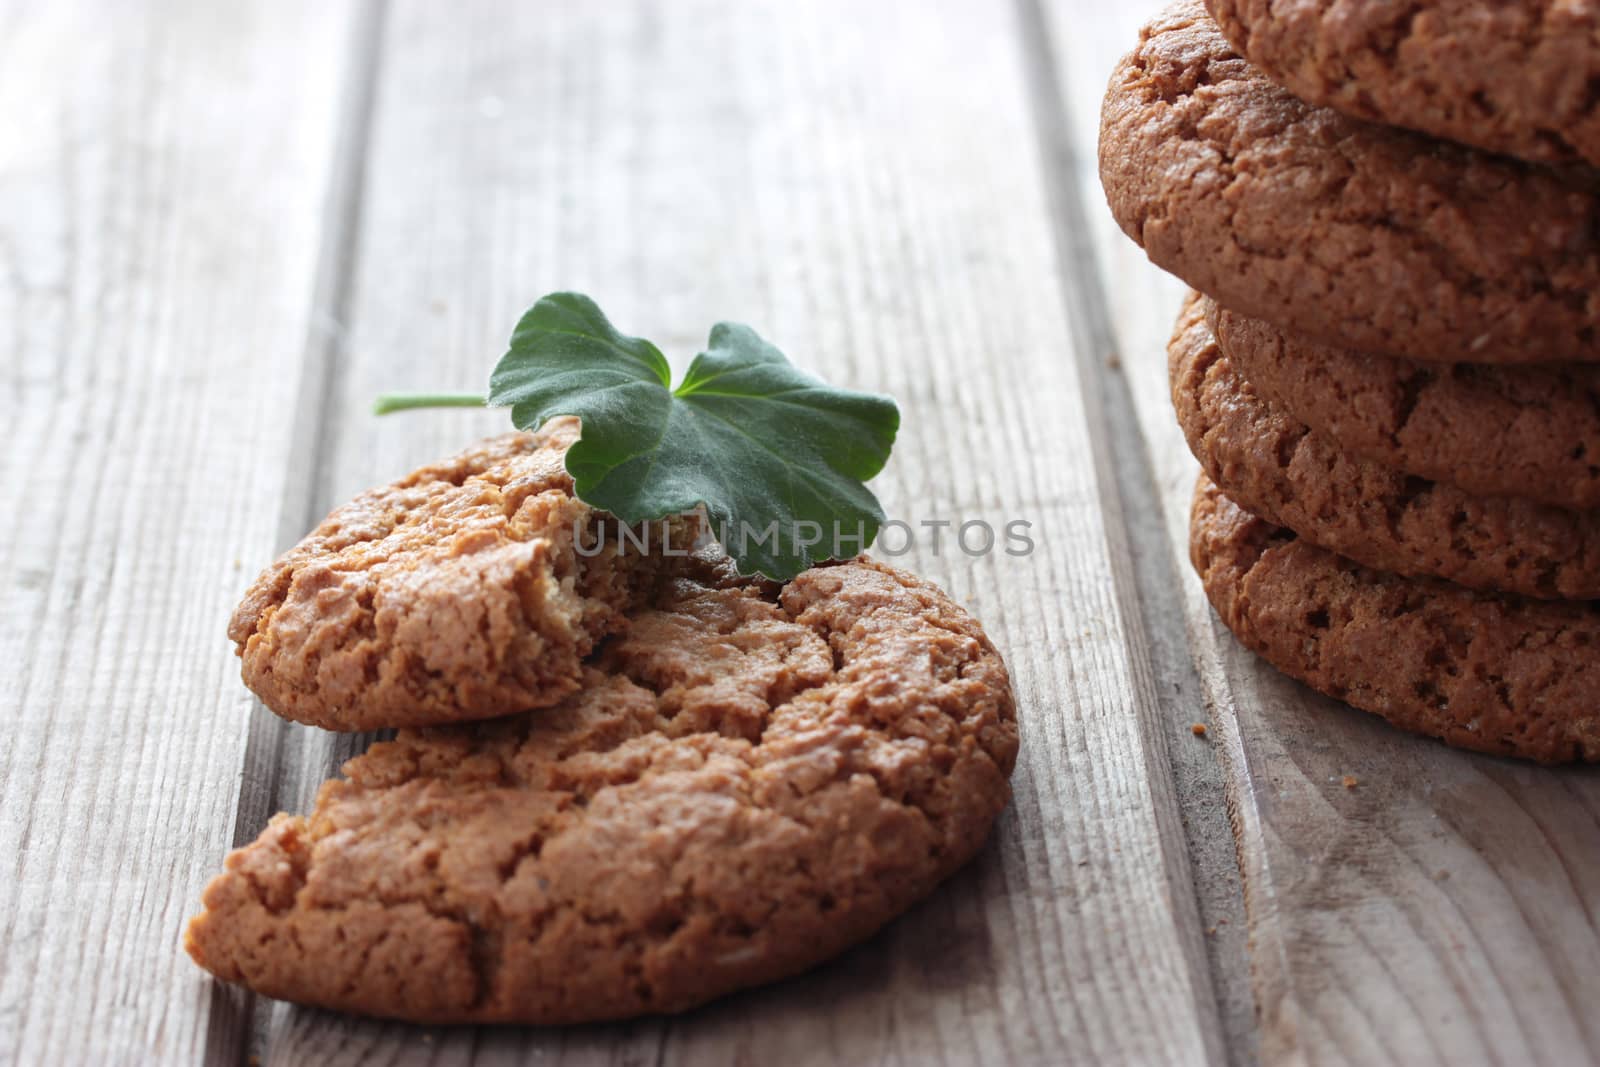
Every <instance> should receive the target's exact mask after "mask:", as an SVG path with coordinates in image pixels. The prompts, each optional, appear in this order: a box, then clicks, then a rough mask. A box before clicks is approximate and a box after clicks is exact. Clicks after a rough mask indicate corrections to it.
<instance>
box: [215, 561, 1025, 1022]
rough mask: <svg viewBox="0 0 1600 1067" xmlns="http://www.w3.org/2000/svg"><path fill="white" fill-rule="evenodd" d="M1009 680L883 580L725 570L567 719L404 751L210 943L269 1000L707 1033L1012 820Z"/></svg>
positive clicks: (312, 826)
mask: <svg viewBox="0 0 1600 1067" xmlns="http://www.w3.org/2000/svg"><path fill="white" fill-rule="evenodd" d="M1016 752H1017V731H1016V723H1015V718H1014V714H1013V706H1012V697H1011V689H1010V683H1009V680H1008V678H1007V675H1006V671H1005V666H1004V664H1003V663H1002V661H1001V659H1000V656H999V654H998V653H997V652H996V651H995V650H994V647H993V646H992V645H991V644H990V642H989V640H988V638H987V637H986V636H985V635H984V633H983V631H982V629H981V628H980V627H979V626H978V624H977V623H976V622H975V621H974V620H973V619H972V618H971V617H970V616H968V615H967V614H966V613H965V612H964V611H962V610H961V609H960V608H959V607H957V606H956V605H955V604H954V603H953V602H952V601H951V600H950V599H949V598H948V597H946V596H945V595H944V594H943V593H942V592H940V591H939V590H938V589H937V588H935V587H933V586H931V585H929V584H927V583H925V582H922V581H920V580H918V579H916V578H914V577H912V576H910V575H908V574H905V573H903V572H900V571H897V570H894V569H892V568H890V567H887V566H883V565H880V564H878V563H875V562H872V561H869V560H866V559H861V560H857V561H855V562H852V563H845V564H838V565H831V566H823V567H819V568H815V569H813V570H810V571H807V572H806V573H804V574H802V575H801V576H800V577H798V578H796V579H795V580H794V581H792V582H790V583H789V584H788V585H786V586H784V587H782V588H781V590H780V589H779V588H778V587H777V586H776V585H773V584H770V583H757V582H752V581H748V580H741V579H738V578H737V577H736V576H734V575H733V574H732V572H731V570H730V569H727V567H726V564H725V562H713V561H709V560H708V559H707V558H706V557H705V556H703V555H702V556H697V557H696V558H695V559H693V560H691V561H688V562H686V563H683V564H682V571H681V572H680V573H678V574H676V575H675V576H670V577H667V578H665V579H664V580H663V581H662V583H661V584H660V586H659V588H658V590H657V593H656V595H655V600H654V602H653V604H652V606H650V607H648V608H645V609H642V610H640V611H639V612H637V613H636V614H635V616H634V618H633V621H632V625H631V626H630V627H629V628H628V629H627V631H626V632H625V633H623V634H621V635H618V636H616V637H613V638H611V639H610V640H609V641H608V642H607V643H606V644H605V645H604V646H603V647H602V648H601V649H600V651H599V652H598V653H597V654H596V656H595V657H594V658H593V659H592V660H591V661H590V663H589V664H587V665H586V667H585V670H584V678H583V685H582V688H581V689H580V690H579V691H578V692H576V693H574V694H573V695H572V696H570V697H568V698H567V699H566V700H565V701H563V702H562V703H560V704H558V705H556V706H554V707H551V708H546V709H543V710H540V711H533V712H529V713H526V714H521V715H517V716H513V717H510V718H505V719H500V720H496V721H493V722H485V723H476V724H471V725H461V726H450V727H440V728H433V729H426V730H405V731H402V732H401V733H400V734H399V736H398V737H397V738H396V739H395V740H393V741H388V742H382V743H379V744H377V745H374V746H373V747H372V749H371V750H370V751H368V752H367V753H366V754H364V755H362V756H359V757H357V758H355V759H353V760H351V761H350V762H349V763H347V764H346V765H345V768H344V770H345V775H346V777H345V778H343V779H336V780H333V781H330V782H328V783H326V784H324V785H323V787H322V790H321V792H320V794H319V796H318V799H317V804H316V808H315V810H314V812H313V813H312V814H311V815H310V816H308V817H301V816H290V815H279V816H277V817H275V818H274V819H273V821H272V823H271V824H270V825H269V826H268V827H267V829H266V830H265V831H264V832H263V833H262V835H261V836H260V838H259V839H258V840H256V842H255V843H253V844H251V845H249V846H247V847H245V848H243V849H240V850H238V851H236V852H234V853H233V854H232V855H230V856H229V857H228V860H227V864H226V870H225V872H224V873H223V874H221V875H219V876H218V877H217V878H216V879H214V880H213V881H212V883H211V885H210V886H209V887H208V888H207V889H206V892H205V898H204V904H205V911H204V913H203V914H202V915H200V916H199V917H197V918H196V919H194V920H193V921H192V922H191V924H190V927H189V931H188V935H187V939H186V944H187V947H188V950H189V952H190V954H191V955H192V956H193V957H194V958H195V960H196V961H198V962H199V963H200V964H201V966H203V967H205V968H207V969H208V970H210V971H212V972H213V973H215V974H216V975H218V976H219V977H221V978H223V979H226V980H228V981H232V982H239V983H243V984H244V985H247V986H249V987H250V988H252V989H254V990H256V991H257V992H260V993H264V994H266V995H268V996H273V997H279V998H283V999H289V1000H295V1001H298V1002H301V1003H306V1004H315V1005H320V1006H324V1007H329V1008H336V1009H341V1010H346V1011H353V1012H360V1013H364V1014H369V1015H378V1016H387V1017H393V1018H400V1019H410V1020H416V1021H431V1022H466V1021H474V1022H525V1023H570V1022H580V1021H588V1020H599V1019H615V1018H622V1017H627V1016H633V1015H638V1014H644V1013H656V1012H674V1011H680V1010H683V1009H686V1008H689V1007H692V1006H694V1005H696V1004H699V1003H702V1002H704V1001H706V1000H709V999H711V998H712V997H715V996H718V995H720V994H722V993H725V992H728V991H731V990H734V989H738V988H742V987H745V986H750V985H754V984H757V983H761V982H767V981H771V980H773V979H776V978H780V977H783V976H786V975H790V974H794V973H796V972H798V971H800V970H803V969H805V968H807V967H809V966H811V965H813V964H815V963H817V962H820V961H821V960H823V959H825V958H827V957H829V956H831V955H833V954H835V953H837V952H839V951H841V950H842V949H844V948H846V947H848V946H849V945H851V944H853V943H855V942H857V941H860V940H862V939H863V938H865V937H867V936H868V935H869V934H871V933H872V932H873V931H875V930H876V929H878V928H879V927H880V926H882V925H883V924H884V923H885V922H887V921H888V920H889V919H891V918H893V917H894V916H895V915H897V914H899V913H900V912H901V911H903V910H904V909H905V908H907V907H908V906H910V905H911V904H912V903H914V902H915V901H917V900H918V899H920V898H921V897H923V896H925V895H926V894H927V893H928V892H929V891H930V890H931V889H932V888H933V887H934V885H935V884H936V883H938V882H939V881H940V880H941V879H943V878H944V877H946V876H947V875H949V874H950V873H952V872H953V871H954V870H955V869H956V868H957V867H959V866H960V865H961V864H963V863H964V862H966V861H967V860H968V859H969V858H970V857H971V856H972V855H973V854H974V853H975V852H976V851H977V850H978V848H979V847H980V845H981V844H982V843H983V841H984V839H985V837H986V835H987V833H988V831H989V827H990V824H991V823H992V821H993V820H994V818H995V816H996V815H997V814H998V813H999V812H1000V810H1001V809H1002V808H1003V807H1004V805H1005V803H1006V801H1007V799H1008V798H1009V795H1010V789H1009V784H1008V778H1009V775H1010V773H1011V770H1012V767H1013V764H1014V762H1015V759H1016Z"/></svg>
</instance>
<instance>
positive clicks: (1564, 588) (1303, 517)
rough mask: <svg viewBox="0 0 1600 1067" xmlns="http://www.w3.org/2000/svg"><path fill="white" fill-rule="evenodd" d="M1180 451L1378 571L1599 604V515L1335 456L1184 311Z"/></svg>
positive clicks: (1189, 306) (1266, 511)
mask: <svg viewBox="0 0 1600 1067" xmlns="http://www.w3.org/2000/svg"><path fill="white" fill-rule="evenodd" d="M1168 365H1169V369H1170V373H1171V382H1172V402H1173V406H1174V407H1175V408H1176V410H1177V414H1178V422H1179V424H1180V425H1181V426H1182V428H1183V432H1184V436H1185V437H1186V438H1188V441H1189V448H1190V449H1191V450H1192V451H1193V452H1194V454H1195V458H1196V459H1198V460H1199V461H1200V465H1201V466H1202V467H1204V468H1205V471H1206V473H1207V474H1208V475H1209V476H1210V477H1211V479H1212V480H1213V481H1215V482H1216V483H1217V485H1218V486H1220V487H1221V488H1222V491H1223V492H1225V493H1227V494H1228V495H1229V496H1230V497H1232V498H1233V499H1234V500H1236V501H1238V502H1239V504H1240V505H1242V506H1243V507H1244V508H1245V509H1246V510H1248V511H1252V512H1254V513H1255V514H1257V515H1260V516H1262V517H1263V518H1267V519H1270V520H1272V521H1273V522H1274V523H1276V524H1278V525H1280V526H1287V527H1288V528H1289V529H1291V530H1293V531H1295V533H1297V534H1299V535H1300V536H1301V537H1303V538H1305V539H1306V540H1307V541H1309V542H1311V543H1312V544H1315V545H1319V546H1321V547H1323V548H1326V549H1330V550H1332V551H1334V552H1338V553H1340V554H1341V555H1345V556H1349V557H1350V558H1351V559H1354V560H1357V561H1359V562H1361V563H1365V564H1366V565H1368V566H1370V567H1375V568H1377V569H1379V570H1385V571H1394V572H1395V573H1397V574H1402V575H1433V576H1435V577H1439V578H1448V579H1450V580H1451V581H1454V582H1459V583H1461V584H1462V585H1466V586H1471V587H1472V588H1474V589H1485V590H1494V591H1499V592H1506V593H1519V594H1522V595H1525V596H1530V597H1541V598H1551V599H1554V598H1560V599H1568V600H1587V599H1591V598H1595V597H1600V513H1597V512H1594V511H1566V510H1563V509H1561V508H1553V507H1550V506H1549V505H1547V504H1540V503H1537V502H1535V501H1531V500H1524V499H1522V498H1520V497H1504V496H1474V495H1472V494H1470V493H1467V492H1465V491H1463V490H1461V489H1458V488H1456V487H1455V486H1452V485H1448V484H1446V483H1444V482H1432V481H1428V480H1427V479H1425V478H1419V477H1416V476H1414V475H1407V474H1405V473H1403V472H1401V471H1398V470H1396V469H1394V468H1393V467H1385V466H1383V465H1381V464H1377V463H1372V462H1369V461H1367V460H1363V459H1358V458H1356V457H1354V456H1352V455H1350V454H1349V453H1346V452H1342V451H1340V450H1339V449H1338V448H1336V447H1335V446H1333V445H1332V444H1330V443H1329V442H1328V440H1327V439H1326V438H1323V437H1321V436H1319V435H1317V434H1315V433H1312V432H1311V430H1310V429H1309V428H1308V427H1307V426H1306V425H1305V423H1303V422H1299V421H1297V420H1295V419H1294V418H1292V417H1291V416H1289V415H1288V414H1287V413H1285V412H1283V411H1280V410H1278V409H1276V408H1274V407H1272V406H1271V405H1270V404H1268V403H1266V402H1265V401H1263V400H1262V399H1261V398H1260V397H1259V396H1258V395H1257V394H1256V392H1255V390H1254V389H1253V388H1252V387H1251V386H1250V384H1249V383H1248V382H1247V381H1245V380H1244V379H1243V378H1241V377H1240V376H1239V375H1238V373H1237V372H1236V371H1235V370H1234V368H1233V364H1232V363H1231V362H1230V361H1229V359H1228V357H1227V355H1226V354H1224V353H1223V351H1222V350H1221V349H1220V348H1219V347H1218V346H1217V343H1216V340H1215V338H1214V337H1213V336H1212V334H1211V330H1210V327H1208V326H1207V325H1206V320H1205V309H1204V306H1203V305H1202V303H1201V302H1200V300H1199V299H1198V298H1197V297H1194V296H1191V297H1190V299H1189V300H1188V301H1186V303H1185V305H1184V308H1183V311H1182V313H1181V314H1180V316H1179V319H1178V325H1177V329H1176V331H1175V332H1174V334H1173V337H1172V342H1171V345H1170V347H1169V349H1168Z"/></svg>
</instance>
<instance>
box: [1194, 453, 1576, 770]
mask: <svg viewBox="0 0 1600 1067" xmlns="http://www.w3.org/2000/svg"><path fill="white" fill-rule="evenodd" d="M1189 551H1190V556H1191V558H1192V560H1193V562H1194V567H1195V570H1196V571H1198V572H1199V574H1200V578H1201V581H1202V582H1203V583H1204V585H1205V591H1206V596H1207V598H1209V599H1210V601H1211V604H1212V606H1213V607H1215V608H1216V611H1217V614H1218V615H1220V616H1221V617H1222V621H1223V622H1224V623H1225V624H1226V625H1227V626H1228V628H1229V629H1230V630H1232V631H1233V632H1234V634H1235V635H1237V636H1238V638H1239V640H1240V641H1241V642H1242V643H1243V644H1244V645H1245V646H1246V647H1248V648H1250V649H1251V650H1253V651H1254V652H1256V653H1257V654H1259V655H1260V656H1261V657H1262V658H1263V659H1265V660H1266V661H1267V662H1268V663H1271V664H1272V665H1273V666H1274V667H1277V668H1278V669H1279V670H1281V671H1283V672H1284V673H1285V674H1288V675H1290V676H1291V677H1294V678H1298V679H1299V680H1300V681H1302V682H1304V683H1306V684H1307V685H1309V686H1311V688H1313V689H1316V690H1318V691H1319V692H1323V693H1326V694H1328V695H1329V696H1332V697H1335V698H1337V699H1339V700H1343V701H1345V702H1347V703H1349V704H1352V705H1354V706H1355V707H1358V708H1361V709H1363V710H1365V711H1370V712H1374V713H1376V714H1378V715H1381V716H1382V717H1383V718H1385V719H1387V720H1389V722H1391V723H1393V724H1394V725H1395V726H1398V727H1400V728H1401V729H1403V730H1411V731H1414V732H1416V733H1421V734H1428V735H1429V736H1432V737H1437V738H1441V739H1442V740H1444V741H1445V742H1446V743H1448V744H1451V745H1455V746H1457V747H1458V748H1469V749H1474V750H1476V751H1479V752H1489V753H1493V754H1495V755H1501V756H1520V757H1522V758H1524V759H1531V760H1537V761H1539V762H1541V763H1563V762H1569V761H1574V760H1583V761H1588V762H1595V761H1600V654H1597V650H1600V609H1597V607H1596V605H1594V604H1592V603H1584V604H1575V603H1565V602H1552V601H1546V600H1523V599H1519V598H1516V597H1506V596H1496V595H1493V594H1488V593H1474V592H1472V591H1470V590H1467V589H1462V588H1461V587H1459V586H1455V585H1451V584H1449V583H1448V582H1441V581H1437V580H1434V579H1418V578H1401V577H1398V576H1396V575H1392V574H1385V573H1383V572H1381V571H1374V570H1371V569H1368V568H1365V567H1362V566H1360V565H1359V564H1356V563H1353V562H1351V561H1349V560H1346V559H1342V558H1340V557H1339V556H1337V555H1335V554H1333V553H1332V552H1328V551H1326V550H1325V549H1321V548H1317V547H1316V546H1315V545H1312V544H1310V543H1308V542H1306V541H1304V540H1301V539H1300V538H1297V537H1296V536H1295V535H1294V534H1293V533H1291V532H1290V531H1288V530H1285V529H1282V528H1281V527H1277V526H1274V525H1272V524H1271V523H1269V522H1267V521H1266V520H1264V519H1260V518H1256V517H1254V516H1252V515H1250V514H1249V513H1247V512H1245V511H1244V510H1243V509H1241V508H1240V507H1239V506H1238V505H1237V504H1234V503H1233V502H1232V501H1230V500H1228V499H1227V497H1225V496H1223V495H1222V493H1221V492H1220V491H1218V489H1217V488H1216V486H1214V485H1212V484H1211V483H1210V482H1209V481H1207V480H1206V479H1205V478H1204V477H1203V476H1202V478H1201V479H1200V485H1199V486H1198V487H1197V488H1196V491H1195V500H1194V511H1193V514H1192V516H1191V522H1190V540H1189Z"/></svg>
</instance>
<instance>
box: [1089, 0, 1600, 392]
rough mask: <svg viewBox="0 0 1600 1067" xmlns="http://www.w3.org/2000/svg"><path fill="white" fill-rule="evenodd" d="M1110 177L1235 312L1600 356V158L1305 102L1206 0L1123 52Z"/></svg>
mask: <svg viewBox="0 0 1600 1067" xmlns="http://www.w3.org/2000/svg"><path fill="white" fill-rule="evenodd" d="M1100 176H1101V180H1102V182H1103V184H1104V186H1105V192H1106V197H1107V199H1108V201H1109V202H1110V205H1111V210H1112V212H1113V214H1115V216H1116V218H1117V221H1118V223H1119V224H1120V225H1121V226H1122V228H1123V229H1124V230H1125V231H1127V233H1128V235H1129V236H1130V237H1132V238H1133V239H1134V240H1136V241H1138V242H1139V243H1140V244H1141V245H1143V246H1144V249H1145V251H1146V253H1147V254H1148V255H1149V256H1150V258H1151V259H1152V260H1153V261H1155V262H1156V263H1157V264H1159V265H1160V266H1162V267H1165V268H1166V269H1167V270H1170V271H1172V272H1173V273H1175V274H1177V275H1178V276H1180V277H1181V278H1183V279H1184V280H1185V281H1187V282H1189V283H1190V284H1191V285H1193V286H1194V287H1195V288H1197V289H1200V290H1202V291H1204V292H1206V293H1209V294H1210V295H1212V296H1214V297H1215V298H1216V299H1217V301H1218V303H1220V304H1222V305H1224V306H1225V307H1229V308H1232V309H1234V310H1236V311H1238V312H1241V313H1242V314H1246V315H1249V316H1251V317H1253V318H1258V319H1265V320H1266V321H1268V322H1271V323H1274V324H1276V325H1278V326H1282V327H1285V328H1292V329H1294V330H1295V331H1296V332H1298V333H1301V334H1304V335H1306V336H1308V337H1311V338H1314V339H1316V340H1319V341H1322V342H1324V343H1326V344H1335V345H1341V346H1343V347H1346V348H1354V349H1357V350H1361V351H1369V352H1380V353H1385V354H1388V355H1394V356H1404V357H1409V358H1412V359H1419V360H1428V361H1442V362H1474V363H1538V362H1579V361H1590V362H1594V361H1600V172H1595V171H1592V170H1587V169H1582V168H1575V169H1571V170H1568V171H1562V172H1556V171H1553V170H1550V169H1548V168H1541V167H1534V166H1531V165H1529V164H1525V163H1521V162H1518V161H1516V160H1512V159H1508V158H1506V157H1503V156H1493V155H1489V154H1487V153H1484V152H1479V151H1476V150H1474V149H1470V148H1463V147H1460V146H1458V145H1452V144H1448V143H1445V142H1439V141H1433V140H1431V139H1429V138H1426V137H1422V136H1421V135H1418V134H1414V133H1410V132H1407V131H1404V130H1396V129H1391V128H1387V127H1381V126H1372V125H1368V124H1366V123H1362V122H1358V121H1356V120H1355V119H1352V118H1349V117H1348V116H1346V115H1342V114H1340V113H1339V112H1337V111H1333V110H1330V109H1327V108H1315V107H1311V106H1309V105H1307V104H1303V103H1301V102H1300V101H1299V100H1297V99H1295V98H1294V97H1293V96H1291V95H1290V94H1289V93H1288V92H1287V91H1285V90H1283V89H1281V88H1279V87H1278V86H1276V85H1274V84H1273V83H1272V82H1270V81H1268V80H1267V79H1266V78H1265V77H1264V76H1262V75H1261V74H1259V73H1257V72H1256V71H1255V70H1253V69H1252V68H1251V67H1250V66H1249V65H1248V64H1247V63H1246V62H1245V61H1244V60H1243V59H1241V58H1240V57H1239V56H1238V54H1237V53H1235V52H1234V51H1233V48H1232V46H1230V45H1229V44H1228V43H1227V41H1226V39H1224V38H1223V36H1222V34H1221V32H1220V31H1218V29H1217V28H1216V24H1215V23H1214V22H1212V21H1211V19H1210V18H1209V17H1208V16H1207V15H1206V13H1205V9H1204V7H1203V6H1202V5H1201V3H1200V0H1182V2H1180V3H1178V4H1177V5H1175V6H1174V7H1172V8H1170V9H1169V10H1168V11H1167V13H1166V14H1164V15H1162V16H1161V17H1159V18H1158V19H1156V21H1155V22H1153V23H1151V24H1150V25H1149V26H1148V27H1146V28H1145V29H1144V31H1143V32H1142V37H1141V40H1140V43H1139V46H1138V47H1137V48H1136V49H1134V51H1133V52H1132V54H1130V55H1129V56H1127V57H1126V58H1125V59H1123V60H1122V62H1121V64H1120V65H1119V66H1118V67H1117V69H1116V73H1115V74H1114V75H1113V76H1112V79H1111V87H1110V90H1109V92H1108V93H1107V96H1106V100H1105V106H1104V110H1103V112H1102V121H1101V129H1100Z"/></svg>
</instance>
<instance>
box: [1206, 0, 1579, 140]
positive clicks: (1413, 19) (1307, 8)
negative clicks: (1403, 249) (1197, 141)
mask: <svg viewBox="0 0 1600 1067" xmlns="http://www.w3.org/2000/svg"><path fill="white" fill-rule="evenodd" d="M1206 6H1207V7H1208V8H1210V9H1211V14H1212V15H1213V16H1215V17H1216V20H1217V23H1218V24H1219V25H1220V26H1221V27H1222V33H1223V35H1224V36H1226V37H1227V38H1228V40H1229V41H1230V42H1232V44H1233V46H1234V47H1235V48H1236V49H1238V50H1239V52H1240V54H1242V55H1243V56H1244V57H1245V58H1246V59H1248V60H1249V61H1250V62H1251V63H1252V64H1254V65H1255V66H1256V67H1257V68H1259V69H1260V70H1261V72H1262V73H1263V74H1265V75H1266V76H1267V77H1269V78H1271V79H1272V80H1273V81H1275V82H1277V83H1278V84H1279V85H1282V86H1283V87H1284V88H1286V89H1288V90H1289V91H1290V92H1292V93H1294V94H1295V95H1296V96H1298V97H1299V98H1300V99H1302V100H1306V101H1309V102H1311V103H1313V104H1319V105H1322V106H1324V107H1333V108H1338V109H1339V110H1340V111H1343V112H1344V113H1345V114H1347V115H1353V116H1355V117H1356V118H1358V119H1365V120H1367V121H1369V122H1381V123H1384V124H1385V125H1389V126H1405V127H1408V128H1410V129H1413V130H1420V131H1422V132H1423V133H1429V134H1432V135H1434V136H1435V137H1446V138H1449V139H1450V140H1452V141H1460V142H1462V143H1463V144H1470V145H1476V146H1477V147H1479V148H1483V149H1487V150H1488V151H1490V152H1504V153H1506V154H1508V155H1513V156H1521V157H1522V158H1523V159H1527V160H1532V161H1534V162H1538V163H1573V162H1581V161H1587V162H1588V163H1590V164H1595V165H1600V7H1597V6H1596V5H1595V4H1593V3H1590V2H1587V0H1584V2H1579V3H1566V2H1559V0H1530V2H1525V3H1504V2H1502V0H1431V2H1430V3H1428V4H1414V3H1413V4H1395V3H1350V2H1349V0H1292V2H1290V3H1284V2H1283V0H1207V3H1206Z"/></svg>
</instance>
